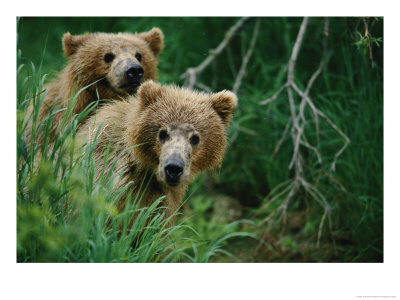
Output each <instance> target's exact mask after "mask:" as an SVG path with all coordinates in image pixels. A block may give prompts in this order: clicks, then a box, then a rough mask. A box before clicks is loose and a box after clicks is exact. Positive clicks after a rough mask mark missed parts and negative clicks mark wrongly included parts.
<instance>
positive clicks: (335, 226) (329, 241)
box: [17, 17, 383, 262]
mask: <svg viewBox="0 0 400 300" xmlns="http://www.w3.org/2000/svg"><path fill="white" fill-rule="evenodd" d="M237 19H238V18H186V17H185V18H165V17H161V18H159V17H157V18H22V19H20V20H19V27H18V49H20V51H19V52H18V55H17V63H18V78H19V79H18V85H17V95H18V102H17V120H18V126H17V149H18V161H17V168H18V174H17V182H18V189H17V195H18V257H19V260H20V261H24V260H28V261H33V260H42V259H44V260H46V259H50V257H51V260H58V261H114V260H115V261H138V259H139V258H138V256H137V255H136V254H137V253H136V252H135V253H136V254H134V253H133V252H132V251H136V250H128V249H130V248H129V247H128V246H127V245H128V244H129V242H128V241H124V242H123V241H120V240H119V238H118V235H117V234H116V233H115V232H113V231H112V230H111V229H110V230H111V231H109V230H106V229H105V228H107V226H105V224H106V223H105V220H106V219H107V218H108V217H109V216H114V213H113V209H112V207H113V206H112V203H113V201H112V200H111V199H110V198H108V196H104V195H106V194H107V193H108V194H110V193H111V191H108V192H107V186H104V185H101V184H100V185H96V183H94V182H93V180H92V178H90V176H89V175H88V176H85V178H83V179H82V176H81V174H86V173H87V171H86V172H80V170H82V169H81V168H83V170H90V166H91V164H92V162H91V161H90V156H87V157H81V161H80V162H79V163H78V162H74V160H72V158H71V156H70V148H71V147H72V148H73V147H75V146H74V143H73V132H74V126H76V123H77V122H74V123H73V124H72V126H70V127H68V126H67V127H66V128H65V132H66V136H65V137H63V138H61V139H60V141H59V143H58V146H57V149H56V150H53V149H49V147H48V146H46V145H36V144H35V143H31V144H30V145H28V144H27V142H26V139H25V138H24V137H23V133H24V128H23V124H22V120H23V118H24V116H25V114H24V112H25V109H26V105H27V104H28V102H29V101H32V102H33V103H34V105H35V106H37V107H38V106H39V105H40V102H41V101H42V100H43V96H44V94H43V89H42V87H43V84H44V82H47V81H48V80H49V79H50V78H52V77H53V76H54V74H55V71H56V70H60V69H61V68H62V67H63V65H64V64H65V60H64V59H63V57H62V47H61V37H62V35H63V33H65V32H67V31H70V32H71V33H72V34H80V33H84V32H92V31H106V32H118V31H130V32H135V31H138V32H140V31H145V30H149V29H151V28H152V27H154V26H158V27H160V28H161V29H162V30H163V32H164V34H165V48H164V50H163V52H162V53H161V56H160V62H159V81H160V82H161V83H177V84H182V83H183V81H182V79H181V78H180V75H181V74H182V73H183V72H184V71H185V70H186V69H187V68H189V67H194V66H197V65H199V64H200V63H201V62H202V61H203V60H204V59H205V58H206V57H207V55H208V54H209V50H210V49H214V48H215V47H216V46H217V45H218V44H219V43H220V41H221V40H222V39H223V37H224V34H225V32H226V30H227V29H228V28H230V27H231V26H232V25H233V24H234V23H235V22H236V21H237ZM371 20H372V21H373V22H372V21H371V23H370V24H369V28H368V35H365V28H364V27H362V26H364V25H363V19H361V18H330V33H329V38H328V45H327V46H328V55H327V63H326V66H325V68H324V70H323V71H322V73H321V75H320V77H318V79H317V80H316V81H315V83H314V86H313V88H312V90H311V92H310V96H311V97H312V99H313V101H314V103H315V104H316V106H317V107H318V108H319V109H320V110H321V111H322V112H324V113H325V114H326V115H327V116H328V117H329V118H330V119H331V120H332V121H333V122H334V123H335V124H336V125H337V126H338V127H339V128H340V129H341V130H342V131H343V132H344V133H345V134H346V135H347V136H348V137H349V138H350V140H351V144H350V146H349V147H348V148H347V149H346V150H345V151H344V152H343V154H342V155H341V156H340V157H339V159H338V161H337V165H336V171H335V172H333V173H332V172H329V171H327V170H329V167H330V164H331V162H332V160H333V158H334V155H335V153H337V151H338V150H339V149H340V147H342V145H343V139H342V138H341V137H340V136H339V135H338V134H337V132H335V131H334V130H333V129H332V128H331V127H330V126H329V125H328V124H327V123H325V122H323V121H321V122H320V128H319V130H320V135H319V140H318V139H317V135H316V132H315V124H314V123H313V122H312V121H311V122H309V124H308V125H307V126H308V127H306V128H305V131H306V132H307V138H308V139H309V142H310V144H313V145H316V144H317V143H319V147H320V148H319V149H320V152H321V154H322V158H323V160H322V164H319V163H318V161H317V159H316V156H315V154H314V153H313V152H311V151H309V149H307V148H305V147H302V148H301V149H300V150H301V151H303V153H304V155H303V156H304V157H305V158H306V159H305V162H304V163H305V166H306V171H307V172H306V173H307V180H308V181H309V182H312V183H313V184H315V186H316V187H317V188H318V189H319V191H321V193H323V195H324V196H325V198H326V199H327V201H328V203H329V205H330V206H331V208H332V211H331V225H332V226H331V227H332V228H330V226H328V225H327V224H328V223H326V224H325V225H324V226H323V227H322V228H321V234H322V239H321V247H320V248H318V249H317V248H316V241H317V235H318V231H319V225H320V221H321V217H322V215H323V210H322V208H321V207H320V205H319V204H318V203H316V202H315V201H314V200H313V199H312V197H310V196H309V195H307V193H305V192H304V191H300V192H299V194H298V195H297V196H296V198H295V199H293V201H292V202H291V203H290V207H289V210H288V216H290V217H288V218H287V223H286V224H284V223H283V221H282V220H279V219H278V220H274V221H268V222H266V220H267V218H268V216H270V215H271V214H272V213H274V211H275V210H276V208H277V207H278V206H279V204H281V203H282V202H283V201H284V196H281V197H278V198H277V200H276V201H275V202H273V203H271V204H270V205H267V206H265V199H266V197H267V196H268V195H270V192H271V191H273V190H274V189H276V187H277V186H280V185H281V187H284V188H285V187H286V186H285V183H286V184H287V182H288V181H290V179H291V178H293V176H294V174H293V172H292V170H289V169H288V166H289V163H290V160H291V156H292V154H293V153H292V151H293V149H292V141H291V137H290V132H289V134H288V135H287V136H286V138H284V139H283V141H282V144H281V146H280V149H279V151H277V152H276V151H275V147H276V145H277V142H278V141H279V140H280V138H281V136H282V132H283V130H284V128H285V125H286V123H287V120H288V117H289V115H290V108H289V105H288V101H287V95H286V94H285V93H283V94H281V95H280V96H279V97H278V98H277V100H276V101H275V102H273V103H271V104H270V105H267V106H261V105H259V103H260V101H262V100H264V99H266V98H268V97H270V96H271V95H273V94H274V93H275V92H276V91H277V89H278V88H279V87H280V86H281V85H282V84H283V83H284V82H285V80H286V70H287V62H288V60H289V57H290V55H291V51H292V47H293V44H294V41H295V39H296V36H297V32H298V29H299V26H300V23H301V18H261V23H260V36H259V38H258V40H257V42H256V47H255V49H254V52H253V56H252V57H251V59H250V62H249V64H248V68H247V71H246V75H245V77H244V79H243V82H242V85H241V88H240V90H239V91H238V98H239V107H238V109H237V110H236V112H235V118H234V120H233V122H232V126H231V128H230V132H229V137H230V138H229V141H230V145H229V147H228V149H227V153H226V156H225V159H224V163H223V165H222V167H221V169H220V170H219V171H218V174H217V176H214V175H213V174H211V175H210V176H208V177H203V176H202V177H200V178H199V179H198V180H196V182H195V183H194V185H193V186H192V187H191V189H190V191H189V193H188V194H189V195H192V196H191V197H190V198H189V200H188V205H189V207H190V209H189V210H185V211H184V213H183V216H182V219H181V218H180V219H179V220H180V222H182V220H184V223H178V225H177V226H178V228H175V227H173V229H172V231H173V233H172V234H171V235H170V237H171V239H170V240H171V241H172V240H173V241H174V242H173V243H171V244H168V242H169V241H170V240H169V239H168V241H167V244H168V245H166V246H161V245H160V244H159V243H158V242H155V240H157V241H159V240H160V239H161V238H162V237H161V236H159V237H158V238H156V237H154V239H155V240H154V243H155V245H158V247H161V248H159V250H157V251H155V250H154V252H149V253H148V254H146V253H145V252H146V251H147V250H145V249H147V248H146V247H143V248H142V250H141V251H143V252H141V253H140V257H141V258H143V257H146V258H149V260H152V259H154V260H157V261H160V260H162V258H160V257H158V256H157V255H158V253H159V252H158V251H164V252H163V253H164V255H165V256H162V257H163V258H164V259H167V260H168V261H174V260H175V261H226V257H227V255H223V256H220V255H219V254H218V251H219V249H229V250H230V251H231V252H232V253H234V254H235V255H237V256H238V257H240V259H241V260H242V261H369V262H377V261H382V257H383V79H382V78H383V41H382V39H381V37H382V36H383V19H376V18H374V19H371ZM254 25H255V22H254V19H251V20H250V21H249V22H248V23H247V24H246V25H245V26H244V27H243V28H242V29H241V31H240V32H239V33H238V34H237V35H236V36H234V37H233V38H232V40H231V42H230V44H229V45H228V46H227V48H226V50H224V52H223V53H222V54H221V55H220V56H218V57H217V59H216V60H214V61H213V62H212V64H211V65H210V66H209V67H208V68H207V69H205V70H204V71H203V73H202V74H200V76H199V81H200V82H201V83H203V84H205V85H207V86H208V87H210V88H211V89H212V90H214V91H218V90H222V89H232V87H233V84H234V81H235V77H236V75H237V72H238V70H239V68H240V65H241V61H242V58H243V56H244V54H245V53H246V51H247V47H248V46H249V43H250V39H251V35H252V32H253V28H254ZM360 26H361V27H360ZM322 31H323V19H322V18H311V19H310V22H309V25H308V28H307V32H306V35H305V40H304V43H303V45H302V48H301V51H300V54H299V58H298V61H297V63H296V70H295V76H296V84H297V85H298V86H299V87H300V88H303V87H304V86H305V85H306V83H307V81H308V80H309V78H310V76H311V75H312V74H313V72H314V71H315V70H316V69H317V67H318V64H319V62H320V58H321V55H322V45H321V37H322ZM360 32H363V34H362V33H360ZM44 45H45V46H44ZM359 50H361V51H359ZM366 51H367V52H366ZM363 52H364V53H369V55H363ZM371 53H372V55H371ZM31 61H32V62H33V64H31ZM371 61H372V62H373V63H372V66H371ZM35 65H36V66H39V68H38V69H36V68H35V67H34V66H35ZM39 74H48V76H46V77H44V76H40V75H39ZM32 96H33V97H32ZM295 101H296V105H297V109H298V104H299V103H300V101H299V99H298V98H297V99H295ZM89 109H90V108H89ZM55 110H56V108H55ZM36 111H37V110H36ZM305 116H306V117H307V118H308V119H310V120H312V112H311V111H306V112H305ZM32 118H36V117H35V115H33V116H32ZM48 121H49V120H46V122H44V124H36V127H40V128H43V129H42V130H44V131H45V130H46V124H48V123H47V122H48ZM76 121H78V119H76ZM39 150H40V151H42V152H43V153H46V151H47V154H46V155H47V156H46V157H45V158H44V161H43V162H40V161H39V162H36V161H35V159H34V158H35V157H36V154H37V153H38V151H39ZM60 152H62V153H63V154H62V155H59V153H60ZM71 165H72V166H74V167H73V168H72V169H71V168H70V166H71ZM74 170H76V173H74ZM39 173H40V174H39ZM89 173H90V172H89ZM36 176H40V180H41V181H35V180H33V178H34V177H36ZM59 176H61V177H60V178H61V181H60V180H59V179H58V178H59ZM62 178H65V179H62ZM42 180H43V183H42V184H39V182H42ZM74 182H75V183H74ZM282 184H283V185H282ZM80 187H84V188H80ZM74 191H75V192H74ZM105 191H106V193H105ZM211 191H212V193H211ZM215 192H218V193H222V194H227V195H230V196H231V197H233V198H235V199H237V200H239V201H240V202H241V203H242V204H243V206H244V207H245V208H244V209H243V211H244V217H246V218H251V219H252V221H253V223H252V224H253V225H254V226H253V225H251V226H250V225H249V224H243V223H237V222H236V223H235V222H234V223H233V224H230V223H229V222H226V223H222V224H216V223H215V222H213V221H212V220H211V217H210V214H211V213H212V211H213V206H214V197H213V196H212V195H213V194H214V193H215ZM74 193H76V194H77V195H79V197H77V198H79V199H81V201H78V200H73V199H74V196H73V194H74ZM82 195H85V196H82ZM101 195H103V196H101ZM273 195H275V194H273ZM39 196H40V198H39ZM42 196H43V197H42ZM100 196H101V198H99V199H100V200H98V201H100V202H96V201H97V200H96V201H95V200H93V199H96V197H100ZM114 196H115V195H114ZM60 197H61V198H60ZM93 197H94V198H93ZM45 199H47V200H45ZM60 199H62V200H60ZM67 199H68V200H69V199H72V200H73V201H67ZM83 199H84V200H83ZM101 199H103V200H101ZM59 202H60V203H68V205H72V206H74V207H76V206H79V205H82V202H84V203H87V204H86V205H89V204H90V203H91V204H90V205H91V206H90V207H91V208H90V209H89V208H87V209H86V210H84V211H85V213H86V212H87V215H83V216H84V218H83V217H82V220H81V218H79V217H77V216H79V215H80V214H77V215H76V216H75V218H72V216H69V217H67V219H66V220H64V219H65V217H66V216H65V215H62V214H59V210H57V209H56V208H57V207H58V208H61V207H62V206H59ZM94 203H103V204H101V205H100V204H99V205H98V206H97V207H98V209H100V208H99V207H102V208H101V209H100V210H101V212H98V214H96V213H95V210H96V209H95V206H94ZM104 203H107V205H104ZM110 203H111V204H110ZM28 204H29V206H28ZM110 205H111V206H110ZM30 208H32V209H30ZM157 209H158V208H157ZM260 210H261V211H260ZM256 211H257V213H256ZM148 214H149V215H152V213H151V212H148ZM153 215H154V216H156V215H157V213H154V214H153ZM114 217H115V218H117V219H118V218H123V217H122V216H119V215H117V216H114ZM96 220H99V223H96V222H97V221H96ZM100 221H102V222H100ZM25 222H26V223H25ZM79 222H82V224H86V225H85V226H83V225H82V224H81V223H79ZM119 222H123V221H122V220H120V221H119ZM21 224H22V225H21ZM24 224H26V226H25V225H24ZM89 224H90V226H89ZM93 224H94V225H96V226H92V225H93ZM20 225H21V226H20ZM267 225H268V228H269V229H268V230H267V229H266V228H267V227H266V226H267ZM76 228H79V230H76ZM81 228H84V230H83V231H82V229H81ZM111 228H112V227H111ZM243 228H247V229H248V230H250V228H251V229H252V230H253V231H252V233H253V234H256V235H257V238H258V239H259V240H256V239H253V238H250V239H246V237H243V238H241V237H238V238H237V239H236V238H235V237H232V239H230V240H228V241H226V240H224V239H223V238H222V236H224V235H225V236H226V235H227V236H228V237H229V236H230V234H235V233H239V234H238V235H239V236H240V235H241V233H240V232H241V231H243ZM27 229H29V230H27ZM30 230H31V231H30ZM39 232H46V234H44V235H43V234H40V235H39ZM168 232H169V231H168ZM29 236H31V237H32V236H36V239H32V238H28V237H29ZM39 236H40V238H38V237H39ZM46 236H48V237H51V236H57V237H58V238H57V239H52V238H49V239H48V241H46V240H45V239H46V238H45V237H46ZM238 240H239V242H237V241H238ZM70 241H71V242H70ZM80 241H83V242H80ZM89 241H90V242H89ZM243 241H246V242H243ZM93 243H94V244H93ZM149 243H150V241H147V242H145V243H144V244H149ZM246 243H247V244H246ZM144 244H143V245H144ZM93 245H95V246H93ZM260 245H261V246H260ZM213 246H215V247H216V248H213ZM162 247H165V248H162ZM220 247H224V248H220ZM67 248H68V249H69V248H71V249H70V250H68V251H67V250H66V249H67ZM57 249H58V250H57ZM60 249H63V250H60ZM78 249H79V250H78ZM88 249H90V250H88ZM98 249H100V250H98ZM101 249H102V250H101ZM110 249H111V250H110ZM255 249H260V250H257V251H258V252H256V253H254V251H255ZM59 250H60V251H59ZM35 251H36V252H35ZM110 251H111V252H112V255H111V254H110V255H108V256H107V255H105V253H109V252H110ZM165 251H166V252H165ZM168 251H170V252H168ZM83 253H84V255H83ZM156 253H157V254H156ZM168 253H169V254H168ZM220 254H221V252H220ZM210 255H214V257H213V258H210ZM150 257H152V258H151V259H150ZM223 257H224V258H223Z"/></svg>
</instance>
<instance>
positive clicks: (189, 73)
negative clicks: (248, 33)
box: [180, 17, 250, 89]
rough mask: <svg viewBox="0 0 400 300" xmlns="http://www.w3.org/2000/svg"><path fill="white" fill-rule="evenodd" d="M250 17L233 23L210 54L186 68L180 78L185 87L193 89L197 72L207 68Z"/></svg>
mask: <svg viewBox="0 0 400 300" xmlns="http://www.w3.org/2000/svg"><path fill="white" fill-rule="evenodd" d="M249 19H250V17H243V18H241V19H240V20H239V21H238V22H236V24H235V25H233V26H232V27H231V28H229V30H228V31H227V32H226V33H225V37H224V39H223V40H222V41H221V43H220V44H219V45H218V46H217V48H215V49H213V50H210V54H209V55H208V56H207V58H206V59H205V60H204V61H203V62H202V63H201V64H200V65H198V66H197V67H193V68H189V69H187V70H186V71H185V72H184V73H183V74H182V75H181V76H180V78H182V79H185V83H184V84H183V85H184V86H185V87H187V88H189V89H193V87H194V86H195V84H196V82H197V78H198V76H199V74H200V73H201V72H202V71H203V70H204V69H205V68H207V66H208V65H209V64H210V63H211V62H212V61H213V60H214V59H215V58H216V57H217V56H218V55H219V54H220V53H221V52H222V50H224V49H225V47H226V46H227V45H228V44H229V42H230V40H231V39H232V37H233V36H234V35H235V34H236V33H237V32H238V31H239V30H240V29H241V28H242V27H243V25H244V23H245V22H247V21H248V20H249Z"/></svg>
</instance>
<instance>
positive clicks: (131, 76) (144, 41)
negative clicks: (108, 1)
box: [63, 28, 163, 95]
mask: <svg viewBox="0 0 400 300" xmlns="http://www.w3.org/2000/svg"><path fill="white" fill-rule="evenodd" d="M63 47H64V53H65V55H66V56H67V57H68V58H69V61H70V64H72V69H73V71H74V72H75V73H76V74H79V76H80V77H79V80H80V81H82V82H83V83H85V84H90V83H92V82H94V81H96V80H99V79H102V80H101V81H100V82H99V87H100V88H101V87H103V88H109V89H111V90H112V91H113V92H114V93H115V94H117V95H127V94H134V93H135V92H136V91H137V88H138V87H139V86H140V85H141V84H142V83H143V82H144V81H145V80H147V79H155V78H156V76H157V69H156V68H157V55H158V54H159V53H160V52H161V50H162V48H163V34H162V32H161V30H160V29H158V28H153V29H152V30H151V31H148V32H144V33H135V34H130V33H118V34H107V33H93V34H84V35H74V36H73V35H71V34H70V33H66V34H65V35H64V37H63ZM93 74H96V77H97V78H93Z"/></svg>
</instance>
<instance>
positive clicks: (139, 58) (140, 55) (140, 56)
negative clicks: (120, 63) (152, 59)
mask: <svg viewBox="0 0 400 300" xmlns="http://www.w3.org/2000/svg"><path fill="white" fill-rule="evenodd" d="M135 57H136V59H137V60H138V61H139V62H141V61H142V54H140V53H136V54H135Z"/></svg>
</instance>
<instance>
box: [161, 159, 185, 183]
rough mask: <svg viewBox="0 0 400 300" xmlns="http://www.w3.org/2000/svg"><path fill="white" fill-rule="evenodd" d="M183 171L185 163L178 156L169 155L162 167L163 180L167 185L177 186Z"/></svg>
mask: <svg viewBox="0 0 400 300" xmlns="http://www.w3.org/2000/svg"><path fill="white" fill-rule="evenodd" d="M184 169H185V162H184V161H183V159H182V158H181V157H180V156H179V155H171V157H169V158H168V159H167V160H166V161H165V165H164V172H165V179H166V181H167V183H168V184H169V185H172V186H175V185H178V184H179V181H180V178H181V176H182V174H183V171H184Z"/></svg>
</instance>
